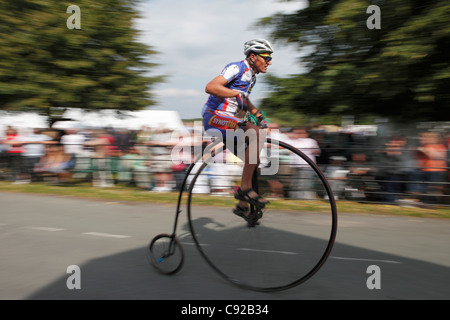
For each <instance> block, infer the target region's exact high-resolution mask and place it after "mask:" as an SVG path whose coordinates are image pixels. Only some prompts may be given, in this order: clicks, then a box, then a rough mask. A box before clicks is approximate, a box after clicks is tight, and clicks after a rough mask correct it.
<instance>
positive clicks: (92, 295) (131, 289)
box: [0, 193, 450, 301]
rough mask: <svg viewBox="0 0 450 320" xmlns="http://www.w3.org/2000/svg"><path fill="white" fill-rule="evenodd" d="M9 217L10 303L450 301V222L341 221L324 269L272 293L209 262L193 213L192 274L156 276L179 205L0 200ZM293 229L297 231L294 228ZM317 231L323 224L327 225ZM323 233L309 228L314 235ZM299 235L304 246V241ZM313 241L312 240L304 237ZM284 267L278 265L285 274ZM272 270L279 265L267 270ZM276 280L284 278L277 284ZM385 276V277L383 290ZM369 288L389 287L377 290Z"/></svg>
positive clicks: (353, 217)
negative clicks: (151, 248) (155, 257)
mask: <svg viewBox="0 0 450 320" xmlns="http://www.w3.org/2000/svg"><path fill="white" fill-rule="evenodd" d="M0 208H1V212H0V256H1V259H0V299H18V300H22V299H115V300H116V299H117V300H118V299H120V300H128V299H133V300H136V299H145V300H169V299H170V300H172V299H177V300H216V299H221V300H222V299H223V300H233V301H234V300H259V301H262V300H306V299H364V300H365V299H449V298H450V285H449V284H450V254H449V249H448V248H449V245H450V221H449V220H438V219H422V218H413V217H393V216H383V215H363V214H343V213H341V214H340V215H339V229H338V235H337V238H336V243H335V246H334V248H333V251H332V253H331V256H330V257H329V259H328V260H327V262H326V263H325V265H324V266H323V267H322V269H320V271H319V272H318V273H317V274H316V275H315V276H314V277H313V278H311V279H310V280H308V281H307V282H306V283H304V284H302V285H300V286H298V287H295V288H293V289H290V290H287V291H282V292H276V293H263V292H255V291H249V290H244V289H242V288H238V287H236V286H234V285H233V284H231V283H229V282H227V281H226V280H224V279H222V278H221V277H220V276H219V275H218V274H217V273H216V272H214V271H213V270H212V268H210V267H209V265H208V264H207V263H205V261H204V260H203V258H202V257H201V255H200V254H199V252H198V251H197V249H196V247H195V246H194V245H192V241H191V240H192V239H190V237H189V233H188V232H187V231H188V229H187V227H186V217H185V214H184V213H183V214H182V215H181V220H180V227H179V237H180V238H181V241H182V242H183V248H184V250H185V254H186V261H185V264H184V267H183V268H182V270H181V271H180V272H179V273H177V274H176V275H173V276H164V275H161V274H159V273H158V272H156V270H154V269H153V268H152V267H151V266H150V265H149V262H148V260H147V245H148V243H149V242H150V240H151V239H152V238H153V237H154V236H155V235H156V234H159V233H170V232H171V231H172V225H173V218H174V214H175V206H173V205H157V204H136V203H132V204H130V203H119V202H114V201H111V202H105V201H95V200H86V199H76V198H71V197H59V196H43V195H29V194H15V193H0ZM198 212H202V213H203V214H204V215H205V216H208V214H210V213H211V212H220V213H221V214H224V215H225V213H226V214H228V216H231V217H232V216H233V215H232V214H230V213H229V209H221V208H210V207H201V208H198ZM264 219H266V218H264ZM267 219H270V218H267ZM286 219H287V218H286ZM268 221H270V220H268ZM280 221H281V220H280ZM285 222H286V221H284V223H285ZM282 224H283V221H281V222H280V227H279V228H281V225H282ZM284 225H285V226H287V225H289V227H290V228H295V224H292V223H290V224H289V223H288V224H286V223H285V224H284ZM312 225H315V227H317V226H319V225H321V223H320V218H319V220H318V223H316V224H314V223H313V224H312ZM315 227H313V226H311V227H308V226H306V230H312V229H315ZM257 228H258V227H257ZM257 228H255V230H256V231H255V230H253V231H251V230H248V229H246V228H245V227H242V229H239V231H240V232H241V234H248V233H247V232H254V234H257V237H256V238H254V240H255V239H256V240H258V241H259V240H261V239H267V235H269V234H273V235H274V237H273V238H272V239H271V243H274V242H275V243H279V244H280V245H283V246H284V245H286V252H288V251H289V250H290V249H289V247H288V244H289V243H290V242H294V241H291V240H286V239H287V238H286V237H287V236H291V235H293V234H292V233H290V232H287V231H286V232H283V233H280V232H278V233H277V232H275V231H276V230H278V226H277V225H273V228H270V229H269V228H266V229H264V224H263V223H262V225H261V226H260V229H257ZM317 229H320V228H317ZM258 230H265V231H258ZM274 230H275V231H274ZM209 231H214V228H212V229H210V230H209ZM216 231H217V230H216ZM222 231H224V230H223V229H222ZM269 231H270V232H272V233H269ZM263 232H264V233H263ZM274 232H275V233H274ZM215 235H216V236H215ZM219 235H226V233H224V232H221V231H220V230H219V231H217V232H211V233H210V237H211V238H210V240H211V241H214V240H215V239H216V238H219ZM295 236H296V237H297V238H296V239H299V235H298V234H297V235H295ZM309 236H312V235H305V236H304V238H305V239H306V237H309ZM223 238H226V239H229V238H230V237H223ZM234 238H237V237H234ZM239 239H240V238H237V241H241V240H239ZM277 239H278V240H279V241H277ZM261 241H262V240H261ZM308 243H312V242H308ZM314 245H315V244H313V246H314ZM313 246H311V247H307V248H313ZM218 251H219V256H222V257H224V256H225V257H224V258H223V260H221V262H220V263H223V265H224V266H225V268H227V267H228V266H230V268H231V267H232V266H242V268H245V266H246V265H247V264H248V263H250V262H251V260H253V258H252V257H253V256H250V257H249V258H248V260H245V259H236V258H235V256H234V255H231V257H230V256H228V255H225V254H224V253H225V252H226V251H222V249H221V250H218ZM269 251H271V250H267V251H265V252H263V251H259V252H256V251H255V252H253V253H252V254H255V253H256V254H257V255H258V256H262V257H263V258H264V260H266V259H267V257H268V256H270V255H271V253H270V252H269ZM271 252H272V251H271ZM273 252H275V250H273ZM280 252H281V251H280ZM222 253H223V254H222ZM277 253H279V252H278V251H277ZM288 253H289V252H288ZM285 256H289V254H285ZM291 256H292V255H291ZM286 259H287V258H286ZM267 260H268V259H267ZM258 263H261V262H258ZM264 263H265V262H264ZM261 265H263V263H261ZM284 265H286V264H284V263H279V264H278V267H279V268H280V270H283V269H282V266H284ZM70 266H78V267H79V270H80V273H79V274H80V278H79V280H80V281H79V282H73V281H72V280H73V278H71V276H73V275H75V273H72V271H71V270H69V271H68V268H69V267H70ZM370 266H377V267H378V271H377V272H375V273H373V272H374V271H373V270H372V269H370V268H369V267H370ZM261 268H262V269H261V270H263V269H264V268H263V267H261ZM235 269H236V268H235ZM235 269H233V270H235ZM236 270H239V268H237V269H236ZM257 270H258V272H259V271H260V270H259V269H257ZM271 271H273V266H271V267H270V268H268V269H264V272H267V273H270V272H271ZM281 272H283V271H281ZM278 274H280V273H278ZM276 275H277V273H276V272H275V278H276ZM375 275H378V276H379V277H378V278H376V281H375V280H373V279H374V278H373V276H375ZM369 278H370V279H372V280H370V279H369ZM71 279H72V280H71ZM69 280H70V281H69ZM368 280H369V281H368ZM71 281H72V282H71ZM374 281H375V282H374ZM68 283H77V284H80V288H79V289H77V288H73V289H69V288H68ZM368 283H372V284H374V283H376V284H377V285H379V287H376V288H372V289H369V288H368Z"/></svg>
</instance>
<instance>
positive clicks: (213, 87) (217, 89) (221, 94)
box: [205, 76, 239, 99]
mask: <svg viewBox="0 0 450 320" xmlns="http://www.w3.org/2000/svg"><path fill="white" fill-rule="evenodd" d="M227 83H228V80H227V79H225V78H224V77H223V76H217V77H215V78H214V79H212V80H211V81H210V82H209V83H208V84H207V85H206V88H205V91H206V93H207V94H212V95H213V96H216V97H218V98H222V99H223V98H231V97H236V96H237V95H238V94H239V91H235V90H231V89H229V88H227V87H225V86H226V84H227Z"/></svg>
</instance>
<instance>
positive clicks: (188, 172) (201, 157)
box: [171, 139, 223, 239]
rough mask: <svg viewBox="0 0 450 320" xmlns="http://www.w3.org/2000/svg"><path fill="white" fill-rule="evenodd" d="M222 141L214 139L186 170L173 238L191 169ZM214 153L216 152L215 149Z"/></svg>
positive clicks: (178, 202) (173, 233) (179, 195)
mask: <svg viewBox="0 0 450 320" xmlns="http://www.w3.org/2000/svg"><path fill="white" fill-rule="evenodd" d="M220 143H222V144H223V142H222V141H221V140H220V139H217V140H215V141H213V142H212V143H211V144H209V145H208V146H207V147H206V148H205V150H203V151H202V153H201V154H199V155H198V156H197V158H196V159H195V160H194V161H193V162H192V163H191V164H190V165H189V167H188V169H187V170H186V174H185V175H184V179H183V182H182V184H181V188H180V193H179V194H178V201H177V209H176V213H175V222H174V226H173V231H172V234H171V238H172V239H173V238H175V234H176V230H177V226H178V218H179V215H180V213H181V212H182V211H183V210H181V209H180V206H181V201H182V198H183V191H184V189H185V187H186V184H187V180H188V178H189V175H190V173H191V171H192V170H193V169H194V167H195V165H196V164H197V162H198V161H199V160H200V159H203V156H204V153H206V152H210V151H211V149H213V148H214V147H216V146H217V145H218V144H220ZM221 148H223V145H222V147H221ZM219 150H220V149H219ZM213 153H215V151H213ZM213 156H214V154H213V155H212V157H213ZM212 157H211V158H212Z"/></svg>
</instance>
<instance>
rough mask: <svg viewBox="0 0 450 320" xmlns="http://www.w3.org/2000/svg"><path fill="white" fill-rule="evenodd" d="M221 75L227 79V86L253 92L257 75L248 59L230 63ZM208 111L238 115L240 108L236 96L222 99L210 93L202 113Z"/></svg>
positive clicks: (248, 92)
mask: <svg viewBox="0 0 450 320" xmlns="http://www.w3.org/2000/svg"><path fill="white" fill-rule="evenodd" d="M220 75H221V76H223V77H224V78H225V79H227V81H228V83H227V84H226V87H227V88H229V89H232V90H237V91H241V92H243V93H247V94H250V93H251V91H252V88H253V86H254V85H255V83H256V75H255V73H254V71H253V70H252V68H251V67H250V65H249V64H248V62H247V60H242V61H239V62H232V63H230V64H228V65H227V66H226V67H225V68H224V69H223V70H222V73H221V74H220ZM207 111H209V112H214V113H220V114H224V115H229V116H236V115H237V113H238V112H239V111H240V109H239V106H238V103H237V101H236V98H235V97H232V98H225V99H222V98H217V97H215V96H213V95H210V96H209V98H208V100H207V101H206V104H205V107H204V108H203V111H202V115H204V114H205V112H207ZM244 111H247V110H244Z"/></svg>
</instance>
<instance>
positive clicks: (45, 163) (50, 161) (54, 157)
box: [34, 143, 73, 185]
mask: <svg viewBox="0 0 450 320" xmlns="http://www.w3.org/2000/svg"><path fill="white" fill-rule="evenodd" d="M72 167H73V162H72V161H71V156H70V155H68V154H66V153H65V152H64V146H62V145H61V144H59V143H57V144H49V145H47V147H46V154H45V155H44V156H43V157H42V158H41V159H40V161H39V162H38V163H37V164H36V166H35V167H34V172H36V173H40V174H44V175H45V174H49V175H50V176H51V178H54V180H53V183H54V184H56V185H59V184H65V183H67V182H68V181H69V179H70V177H71V172H70V169H71V168H72Z"/></svg>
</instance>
